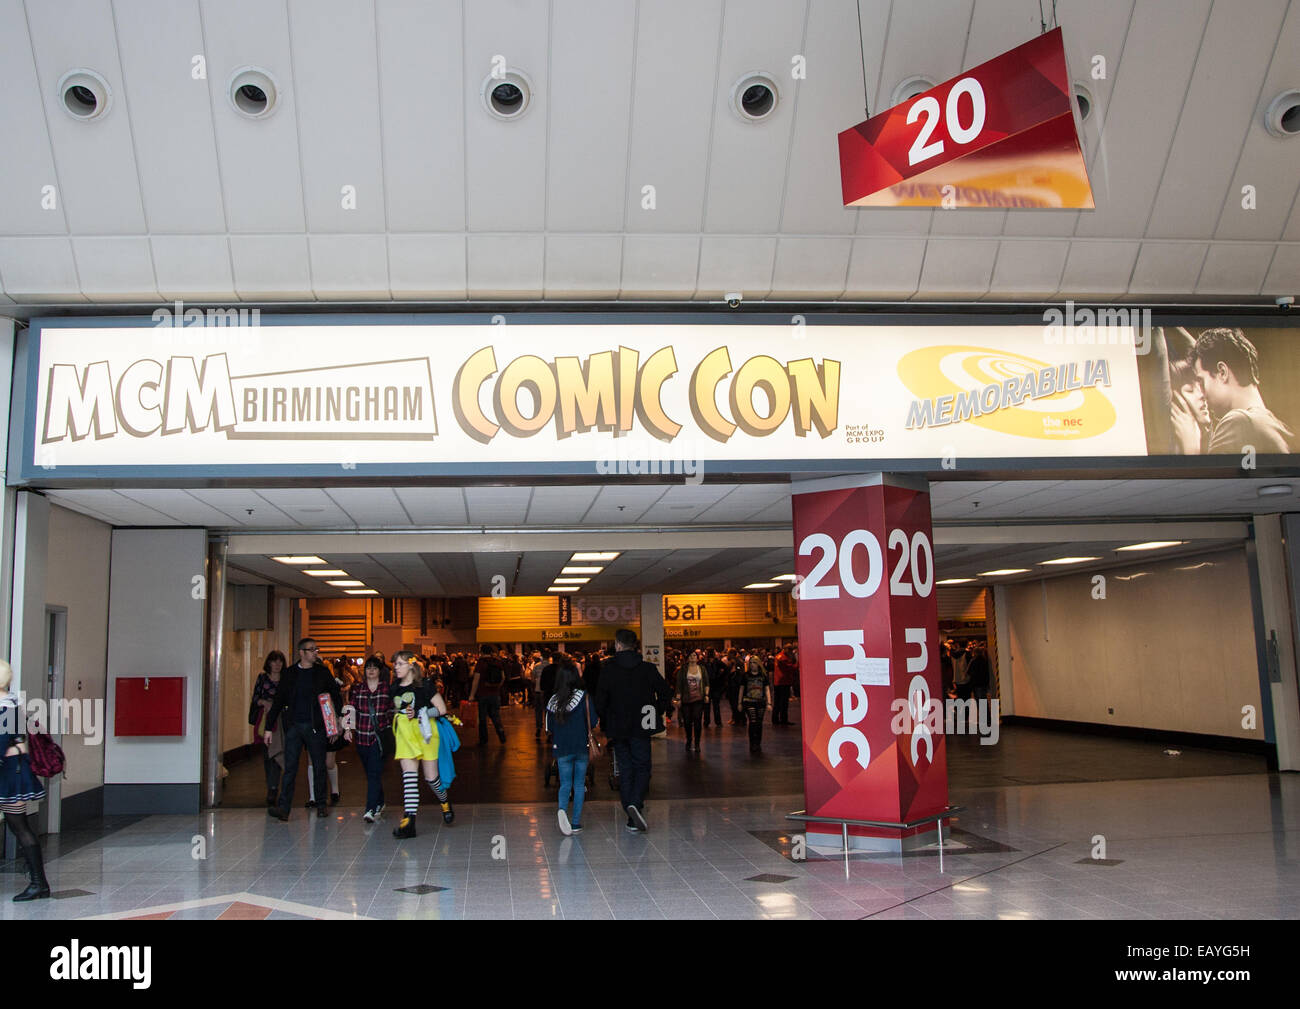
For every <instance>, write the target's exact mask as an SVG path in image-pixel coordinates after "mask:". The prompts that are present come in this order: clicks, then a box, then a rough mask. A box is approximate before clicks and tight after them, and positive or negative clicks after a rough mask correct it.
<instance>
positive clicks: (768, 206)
mask: <svg viewBox="0 0 1300 1009" xmlns="http://www.w3.org/2000/svg"><path fill="white" fill-rule="evenodd" d="M806 8H807V0H747V2H745V3H732V4H728V5H727V6H726V8H725V11H724V19H723V29H722V49H721V52H720V54H719V57H718V87H717V93H716V94H715V95H714V99H713V109H714V112H713V136H712V147H711V150H710V156H709V187H708V196H707V203H706V205H705V211H704V230H705V231H726V232H739V233H745V232H751V233H752V232H772V231H776V230H777V228H778V226H779V223H780V220H781V198H782V194H783V193H784V191H785V178H786V166H787V163H788V159H789V156H790V137H791V132H792V129H793V125H794V101H793V100H792V92H793V83H794V82H792V81H791V80H790V73H789V71H790V56H791V55H792V54H793V53H797V52H799V51H801V50H802V49H803V47H804V22H805V12H806ZM754 71H764V72H766V73H768V74H770V75H772V77H773V78H774V80H775V82H776V85H777V90H778V92H779V95H780V98H779V101H778V102H777V104H776V108H774V109H773V110H772V112H771V113H770V114H769V115H768V116H767V117H765V118H764V119H761V120H759V121H757V122H744V121H742V120H741V118H740V114H739V113H738V112H736V111H735V110H734V109H733V107H732V103H731V91H732V88H733V87H734V86H735V85H736V84H737V83H738V82H739V81H740V80H741V79H742V78H743V77H745V75H747V74H750V73H753V72H754ZM831 140H833V138H828V141H827V142H830V141H831Z"/></svg>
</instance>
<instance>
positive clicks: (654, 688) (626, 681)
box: [596, 628, 673, 834]
mask: <svg viewBox="0 0 1300 1009" xmlns="http://www.w3.org/2000/svg"><path fill="white" fill-rule="evenodd" d="M672 697H673V692H672V689H671V688H670V687H669V686H668V684H667V682H666V681H665V680H664V678H663V677H662V676H661V675H659V670H658V669H656V668H655V667H654V666H653V665H651V664H650V663H649V662H646V661H645V660H644V659H642V658H641V652H640V650H639V649H638V647H637V639H636V634H635V633H633V632H632V631H630V630H628V629H627V628H620V629H619V630H618V631H617V632H616V633H615V634H614V657H613V658H612V659H608V660H607V661H606V662H605V664H604V665H602V666H601V669H600V682H599V684H598V685H597V688H596V713H597V714H598V715H599V716H600V724H601V726H602V727H603V728H604V730H605V735H606V736H608V737H609V739H610V741H611V742H612V743H613V744H614V753H615V756H617V758H618V769H619V788H618V790H619V796H620V798H621V799H622V801H623V808H624V809H625V810H627V829H628V830H630V831H632V832H633V833H634V834H639V833H642V832H644V831H645V830H646V829H647V825H646V820H645V814H644V813H642V811H641V806H642V804H643V803H644V802H645V794H646V791H647V790H648V789H649V787H650V737H651V736H653V735H654V734H655V731H656V730H657V729H658V727H659V725H660V723H661V719H662V712H663V710H664V709H665V708H666V707H667V706H668V703H669V702H670V701H671V700H672Z"/></svg>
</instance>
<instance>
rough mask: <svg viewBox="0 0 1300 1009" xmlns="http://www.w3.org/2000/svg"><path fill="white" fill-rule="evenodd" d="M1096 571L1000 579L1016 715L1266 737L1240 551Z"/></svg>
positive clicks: (1242, 556) (1252, 629)
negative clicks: (1101, 594) (1099, 582)
mask: <svg viewBox="0 0 1300 1009" xmlns="http://www.w3.org/2000/svg"><path fill="white" fill-rule="evenodd" d="M1094 577H1095V576H1094V575H1093V574H1091V573H1080V574H1077V575H1066V576H1063V577H1059V578H1048V579H1043V580H1041V581H1035V582H1022V583H1020V584H1015V585H1007V586H1005V594H1006V600H1007V614H1006V618H1007V628H1008V640H1009V642H1010V655H1011V675H1012V676H1013V677H1014V691H1015V693H1014V696H1015V713H1016V714H1017V715H1023V716H1029V717H1034V718H1052V719H1062V720H1065V721H1072V722H1094V723H1100V724H1106V725H1123V726H1133V727H1139V728H1148V729H1164V730H1169V731H1177V732H1195V733H1208V734H1211V735H1217V736H1233V737H1237V738H1241V739H1257V740H1263V739H1264V729H1263V727H1262V725H1261V724H1260V719H1258V718H1257V719H1256V726H1255V728H1253V729H1245V728H1243V727H1242V721H1243V714H1242V708H1243V706H1245V705H1254V707H1255V710H1256V712H1258V711H1259V703H1260V688H1259V671H1258V668H1257V664H1256V659H1255V638H1254V624H1253V621H1252V616H1251V606H1250V598H1251V593H1250V582H1249V572H1248V570H1247V566H1246V557H1245V552H1244V550H1243V549H1241V548H1236V549H1233V550H1229V551H1224V552H1217V553H1213V554H1203V555H1198V556H1195V557H1180V558H1174V559H1170V560H1165V561H1161V560H1156V559H1155V558H1151V559H1149V560H1145V561H1139V562H1135V563H1134V564H1132V565H1130V566H1128V567H1124V568H1117V569H1114V570H1110V571H1107V572H1105V583H1104V590H1105V598H1104V599H1101V598H1094V594H1095V593H1096V592H1097V586H1096V585H1095V584H1094V580H1093V579H1094ZM999 616H1001V614H999ZM1003 675H1004V678H1005V676H1006V672H1005V671H1004V674H1003Z"/></svg>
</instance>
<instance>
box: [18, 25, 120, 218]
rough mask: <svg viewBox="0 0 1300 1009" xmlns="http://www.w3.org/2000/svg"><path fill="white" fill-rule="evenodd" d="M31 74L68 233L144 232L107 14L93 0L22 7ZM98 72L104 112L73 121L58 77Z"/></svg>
mask: <svg viewBox="0 0 1300 1009" xmlns="http://www.w3.org/2000/svg"><path fill="white" fill-rule="evenodd" d="M26 10H27V22H28V26H29V28H30V31H31V37H32V47H33V50H34V52H35V54H36V72H37V76H38V78H39V80H40V85H41V98H42V100H43V101H44V104H45V117H46V124H47V126H48V128H49V131H50V140H51V143H52V145H53V148H54V162H55V167H56V168H57V170H58V173H59V184H60V187H59V198H60V199H61V200H62V201H63V204H64V207H65V209H66V212H67V217H68V223H69V225H70V227H71V228H72V230H73V232H74V233H77V234H84V235H117V234H139V233H140V232H143V231H144V230H145V217H144V208H143V206H142V205H141V202H140V179H139V176H138V175H137V174H136V161H135V150H134V147H133V144H132V139H131V120H130V115H129V110H128V102H127V99H126V96H125V93H124V89H123V86H122V69H121V67H120V65H119V64H118V53H117V39H116V35H115V32H114V27H113V11H112V8H111V7H109V6H108V5H107V4H103V3H99V2H96V0H68V2H67V3H61V4H39V3H33V4H27V5H26ZM80 68H86V69H89V70H94V71H96V72H98V73H99V74H100V75H101V76H102V77H103V78H104V80H105V81H106V82H107V84H108V87H109V90H110V91H111V92H112V100H111V102H110V104H109V107H108V110H107V111H106V112H105V113H104V114H103V115H102V116H100V117H98V118H96V119H93V120H78V119H76V118H75V117H73V116H72V115H70V114H69V113H68V111H67V109H66V108H65V107H64V105H63V96H62V94H61V93H60V91H59V80H60V78H62V76H63V75H64V74H65V73H66V72H67V71H69V70H73V69H80Z"/></svg>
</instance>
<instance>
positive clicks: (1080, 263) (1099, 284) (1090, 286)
mask: <svg viewBox="0 0 1300 1009" xmlns="http://www.w3.org/2000/svg"><path fill="white" fill-rule="evenodd" d="M1138 248H1139V243H1138V242H1077V241H1076V242H1071V243H1070V253H1069V255H1068V256H1066V257H1065V272H1064V273H1062V274H1061V289H1060V292H1059V294H1060V296H1061V297H1062V298H1088V297H1108V296H1109V297H1113V296H1115V295H1120V294H1124V293H1125V292H1126V291H1128V282H1129V277H1131V276H1132V275H1133V264H1134V263H1135V262H1136V261H1137V255H1138Z"/></svg>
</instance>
